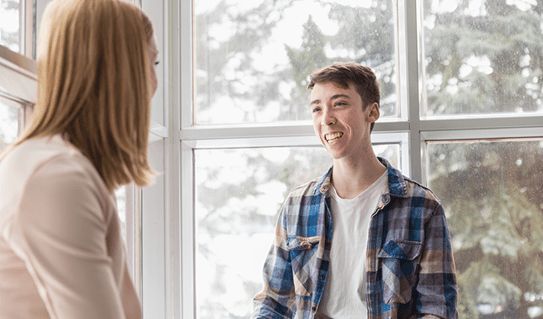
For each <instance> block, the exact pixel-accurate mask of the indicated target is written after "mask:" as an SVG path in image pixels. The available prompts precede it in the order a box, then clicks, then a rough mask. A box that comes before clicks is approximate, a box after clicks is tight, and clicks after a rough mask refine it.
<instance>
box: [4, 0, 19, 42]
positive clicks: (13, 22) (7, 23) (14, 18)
mask: <svg viewBox="0 0 543 319" xmlns="http://www.w3.org/2000/svg"><path fill="white" fill-rule="evenodd" d="M21 1H23V0H1V1H0V45H3V46H6V47H8V48H9V49H10V50H12V51H14V52H19V50H20V47H21V45H20V43H21V32H22V30H21V23H20V22H21Z"/></svg>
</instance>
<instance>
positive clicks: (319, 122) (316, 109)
mask: <svg viewBox="0 0 543 319" xmlns="http://www.w3.org/2000/svg"><path fill="white" fill-rule="evenodd" d="M310 108H311V113H312V116H313V129H314V130H315V134H317V136H318V137H319V139H320V141H321V143H322V145H324V147H325V148H326V150H327V151H328V154H330V156H331V157H332V158H333V159H334V161H336V160H340V159H349V158H352V159H353V160H355V161H356V157H357V156H364V154H365V150H366V149H367V148H368V147H370V148H371V139H370V133H371V131H370V125H371V123H373V122H375V121H376V120H377V119H378V118H379V107H378V104H377V103H374V104H372V105H370V106H367V107H366V108H365V109H364V106H363V103H362V98H361V97H360V95H359V94H358V93H357V92H356V90H355V89H354V86H353V85H349V88H348V89H342V88H339V87H337V86H335V85H334V84H333V83H331V82H327V83H317V84H315V86H314V87H313V89H312V90H311V102H310Z"/></svg>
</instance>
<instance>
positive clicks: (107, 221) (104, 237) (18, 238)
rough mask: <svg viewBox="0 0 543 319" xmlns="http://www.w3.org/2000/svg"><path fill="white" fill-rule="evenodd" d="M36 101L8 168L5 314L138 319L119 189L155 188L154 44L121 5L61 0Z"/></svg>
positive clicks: (1, 236) (3, 187) (1, 297)
mask: <svg viewBox="0 0 543 319" xmlns="http://www.w3.org/2000/svg"><path fill="white" fill-rule="evenodd" d="M39 48H40V51H39V53H38V64H39V75H38V90H39V94H38V103H37V105H36V107H35V110H34V114H33V119H32V122H31V125H30V126H29V128H28V129H27V130H26V131H25V133H24V134H23V136H22V137H21V138H20V139H19V140H18V141H17V142H15V143H14V144H13V145H11V147H10V148H9V149H8V150H7V151H6V152H5V153H4V154H3V155H2V159H1V162H0V318H2V319H19V318H21V319H22V318H25V319H27V318H33V319H37V318H52V319H64V318H71V319H72V318H73V319H87V318H89V319H90V318H93V319H95V318H99V319H107V318H115V319H119V318H141V316H142V315H141V306H140V301H139V298H138V295H137V293H136V290H135V289H134V286H133V283H132V281H131V278H130V276H129V274H128V272H127V263H126V253H125V247H124V244H123V242H122V238H121V231H120V222H119V219H118V216H117V212H116V204H115V198H114V195H113V194H114V190H115V189H116V188H117V187H119V186H121V185H124V184H127V183H130V182H132V181H133V182H135V183H136V184H138V185H140V186H143V185H147V184H149V183H150V180H151V178H152V175H153V172H152V170H151V168H150V167H149V164H148V162H147V138H148V131H149V116H150V99H151V96H152V95H153V94H154V92H155V91H156V87H157V80H156V74H155V70H154V64H155V60H156V58H157V48H156V44H155V40H154V35H153V27H152V25H151V22H150V20H149V18H148V17H147V16H146V15H145V14H144V13H143V12H142V11H141V10H140V9H139V8H137V7H136V6H134V5H132V4H129V3H128V2H125V1H122V0H53V1H52V2H51V3H50V4H49V5H48V7H47V10H46V12H45V14H44V18H43V23H42V28H41V31H40V42H39Z"/></svg>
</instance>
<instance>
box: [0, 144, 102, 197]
mask: <svg viewBox="0 0 543 319" xmlns="http://www.w3.org/2000/svg"><path fill="white" fill-rule="evenodd" d="M36 178H39V179H40V180H41V181H43V182H46V185H49V187H51V186H53V185H55V184H59V183H72V184H74V183H75V184H78V183H84V184H86V185H87V186H89V187H92V188H95V189H96V190H97V191H98V193H99V194H100V195H102V196H106V197H107V196H108V192H107V188H106V187H105V184H104V183H103V181H102V179H101V178H100V176H99V174H98V172H97V171H96V169H95V168H94V167H93V166H92V164H91V163H90V161H89V160H88V159H87V158H86V157H85V156H84V155H83V154H82V153H81V152H80V151H79V150H77V149H76V148H75V147H73V146H72V145H71V144H70V143H69V142H67V141H65V140H64V139H63V138H62V137H61V136H60V135H55V136H51V137H40V138H33V139H29V140H27V141H24V142H23V143H21V144H19V145H18V146H17V147H15V148H14V149H13V150H12V151H11V152H10V153H9V154H8V155H7V156H6V157H5V158H4V160H3V161H2V163H0V192H1V191H2V190H5V189H6V188H11V189H12V191H17V190H19V191H22V189H24V188H25V185H26V184H27V183H28V182H29V181H30V180H32V179H36ZM46 185H44V187H47V186H46ZM6 191H7V190H6ZM8 192H9V191H8ZM13 195H15V194H13Z"/></svg>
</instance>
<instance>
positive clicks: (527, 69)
mask: <svg viewBox="0 0 543 319" xmlns="http://www.w3.org/2000/svg"><path fill="white" fill-rule="evenodd" d="M423 3H424V8H423V24H424V28H423V30H424V41H423V42H424V66H425V72H424V90H425V94H424V96H425V101H424V102H425V103H426V109H425V114H424V116H442V115H462V114H493V113H535V112H539V113H541V112H543V93H542V89H543V88H542V84H543V77H542V71H541V70H542V68H543V62H542V61H543V2H541V1H535V0H502V1H495V0H477V1H468V0H424V2H423Z"/></svg>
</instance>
